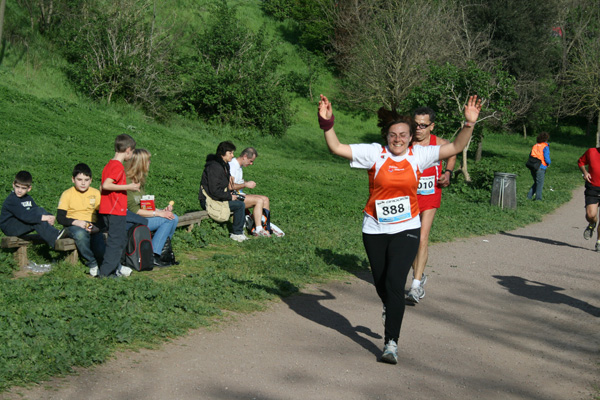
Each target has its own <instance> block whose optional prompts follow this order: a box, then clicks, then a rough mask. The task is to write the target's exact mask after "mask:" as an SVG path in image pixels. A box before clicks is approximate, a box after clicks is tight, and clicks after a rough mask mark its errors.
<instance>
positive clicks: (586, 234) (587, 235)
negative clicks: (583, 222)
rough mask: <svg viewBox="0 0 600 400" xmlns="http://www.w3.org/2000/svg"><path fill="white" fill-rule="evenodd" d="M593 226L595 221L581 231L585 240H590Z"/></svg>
mask: <svg viewBox="0 0 600 400" xmlns="http://www.w3.org/2000/svg"><path fill="white" fill-rule="evenodd" d="M595 227H596V223H595V222H594V223H593V224H589V225H588V227H587V228H585V231H583V238H584V239H585V240H590V238H591V237H592V235H593V234H594V228H595Z"/></svg>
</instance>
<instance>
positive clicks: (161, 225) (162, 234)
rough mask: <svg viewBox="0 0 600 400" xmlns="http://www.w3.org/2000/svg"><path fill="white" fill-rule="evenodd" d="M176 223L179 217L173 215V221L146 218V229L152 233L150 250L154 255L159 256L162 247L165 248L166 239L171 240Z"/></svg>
mask: <svg viewBox="0 0 600 400" xmlns="http://www.w3.org/2000/svg"><path fill="white" fill-rule="evenodd" d="M178 222H179V217H177V215H175V218H173V219H168V218H162V217H151V218H148V229H150V232H153V233H154V234H153V235H152V248H153V251H154V254H156V255H158V256H160V254H161V253H162V250H163V247H165V242H166V241H167V238H171V239H172V238H173V234H174V233H175V228H177V223H178Z"/></svg>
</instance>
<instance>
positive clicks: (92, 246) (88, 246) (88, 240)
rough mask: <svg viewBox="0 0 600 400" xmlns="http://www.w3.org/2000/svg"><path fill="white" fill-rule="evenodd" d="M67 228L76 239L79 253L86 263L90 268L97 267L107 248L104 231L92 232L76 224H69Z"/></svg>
mask: <svg viewBox="0 0 600 400" xmlns="http://www.w3.org/2000/svg"><path fill="white" fill-rule="evenodd" d="M67 229H68V230H69V233H70V234H71V237H72V238H73V239H74V240H75V245H76V246H77V250H79V254H80V255H81V257H83V259H84V260H85V265H87V266H88V267H90V268H92V267H97V266H98V265H99V262H98V261H99V260H100V261H101V260H102V258H103V257H104V250H105V249H106V244H105V243H104V237H103V236H102V233H100V232H98V233H94V234H90V233H89V232H88V231H86V230H85V229H83V228H80V227H78V226H74V225H72V226H69V227H68V228H67Z"/></svg>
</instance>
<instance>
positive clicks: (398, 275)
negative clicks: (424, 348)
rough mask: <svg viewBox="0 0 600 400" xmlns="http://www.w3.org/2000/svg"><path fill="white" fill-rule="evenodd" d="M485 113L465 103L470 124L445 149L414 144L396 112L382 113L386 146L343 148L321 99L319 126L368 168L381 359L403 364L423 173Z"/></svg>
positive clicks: (460, 144)
mask: <svg viewBox="0 0 600 400" xmlns="http://www.w3.org/2000/svg"><path fill="white" fill-rule="evenodd" d="M480 111H481V100H480V99H479V100H478V99H477V96H470V97H469V100H468V102H467V104H466V105H465V120H466V122H467V123H466V124H464V125H463V128H462V130H461V131H460V132H459V134H458V136H457V137H456V139H455V140H454V142H451V143H447V144H444V145H441V146H426V147H424V146H418V145H416V146H413V147H412V148H411V149H409V145H410V142H411V139H412V137H413V135H414V132H415V127H414V123H413V120H412V119H411V118H410V117H405V116H401V115H398V114H397V113H396V112H394V111H387V110H385V109H383V108H381V109H380V110H379V113H378V116H379V123H378V126H379V127H381V135H382V138H383V139H384V140H385V143H386V146H382V145H380V144H378V143H372V144H352V145H348V144H342V143H340V141H339V139H338V137H337V135H336V133H335V131H334V130H333V124H334V117H333V110H332V107H331V103H330V102H329V100H328V99H327V97H325V96H323V95H321V100H320V101H319V125H320V127H321V129H323V131H324V134H325V141H326V142H327V146H328V147H329V150H330V151H331V152H332V153H333V154H335V155H338V156H340V157H343V158H346V159H348V160H350V166H351V167H352V168H361V169H366V170H368V174H369V199H368V200H367V204H366V206H365V208H364V218H363V227H362V233H363V243H364V246H365V250H366V252H367V257H368V258H369V263H370V264H371V272H372V274H373V281H374V283H375V289H376V290H377V294H378V295H379V298H380V299H381V301H382V302H383V309H384V313H385V316H386V317H385V346H384V349H383V355H382V357H381V361H383V362H387V363H390V364H396V363H397V362H398V345H397V343H398V337H399V336H400V327H401V325H402V318H403V316H404V308H405V304H404V286H405V284H406V278H407V275H408V273H409V271H410V268H411V265H412V263H413V261H414V259H415V256H416V254H417V249H418V247H419V237H420V228H421V221H420V219H419V204H418V202H417V186H418V184H419V178H420V176H421V173H422V172H423V171H424V170H425V169H427V168H429V167H430V166H432V165H433V164H434V163H437V162H438V161H439V160H440V159H446V158H448V157H451V156H453V155H455V154H458V153H460V152H461V151H462V150H463V149H464V148H465V146H466V145H467V143H468V142H469V139H470V138H471V135H472V134H473V126H474V125H475V122H476V121H477V118H478V117H479V112H480Z"/></svg>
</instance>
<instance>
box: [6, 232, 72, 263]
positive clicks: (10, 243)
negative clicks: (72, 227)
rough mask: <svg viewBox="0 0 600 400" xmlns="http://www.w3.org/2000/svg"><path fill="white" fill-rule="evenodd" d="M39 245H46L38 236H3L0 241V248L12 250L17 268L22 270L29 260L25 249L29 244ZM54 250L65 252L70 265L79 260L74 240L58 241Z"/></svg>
mask: <svg viewBox="0 0 600 400" xmlns="http://www.w3.org/2000/svg"><path fill="white" fill-rule="evenodd" d="M32 243H33V244H39V243H46V242H44V240H43V239H42V238H41V236H40V235H25V236H21V237H17V236H4V237H3V238H2V240H1V241H0V247H1V248H3V249H14V248H16V249H17V251H16V252H15V254H14V256H15V261H16V262H17V264H19V268H24V267H26V266H27V264H29V259H28V258H27V248H28V247H29V245H30V244H32ZM54 250H57V251H66V252H68V253H69V254H68V255H67V259H66V260H67V262H70V263H71V264H76V263H77V261H78V260H79V254H78V253H77V246H75V240H73V239H71V238H66V239H59V240H57V241H56V247H55V248H54Z"/></svg>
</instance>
